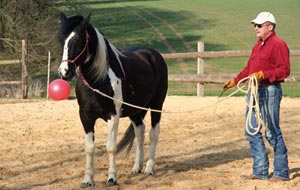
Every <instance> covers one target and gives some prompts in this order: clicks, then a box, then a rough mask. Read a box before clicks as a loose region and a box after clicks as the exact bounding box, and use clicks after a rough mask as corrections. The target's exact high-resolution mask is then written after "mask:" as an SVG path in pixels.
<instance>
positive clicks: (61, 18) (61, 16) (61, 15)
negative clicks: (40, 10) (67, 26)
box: [60, 12, 67, 23]
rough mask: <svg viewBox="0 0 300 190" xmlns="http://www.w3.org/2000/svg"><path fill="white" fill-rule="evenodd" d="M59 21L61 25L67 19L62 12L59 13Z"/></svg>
mask: <svg viewBox="0 0 300 190" xmlns="http://www.w3.org/2000/svg"><path fill="white" fill-rule="evenodd" d="M60 20H61V23H64V22H65V21H66V20H67V17H66V15H65V14H64V13H63V12H60Z"/></svg>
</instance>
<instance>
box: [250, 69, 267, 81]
mask: <svg viewBox="0 0 300 190" xmlns="http://www.w3.org/2000/svg"><path fill="white" fill-rule="evenodd" d="M253 76H255V77H256V79H257V81H258V82H259V81H261V80H263V79H264V78H265V77H264V73H263V72H262V71H258V72H255V73H252V74H251V75H249V77H253Z"/></svg>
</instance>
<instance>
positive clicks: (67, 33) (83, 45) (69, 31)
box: [58, 13, 90, 80]
mask: <svg viewBox="0 0 300 190" xmlns="http://www.w3.org/2000/svg"><path fill="white" fill-rule="evenodd" d="M60 18H61V28H60V31H59V35H58V37H59V41H60V43H61V46H62V61H61V64H60V66H59V68H58V73H59V75H60V76H61V77H62V78H63V79H65V80H71V79H72V78H73V77H74V75H75V71H76V68H77V67H78V66H80V65H81V64H83V63H85V62H86V61H87V59H88V56H89V48H88V45H89V40H90V37H89V34H88V32H87V27H88V25H89V19H90V15H89V16H88V17H86V18H83V17H82V16H73V17H69V18H67V17H66V16H65V14H64V13H61V15H60Z"/></svg>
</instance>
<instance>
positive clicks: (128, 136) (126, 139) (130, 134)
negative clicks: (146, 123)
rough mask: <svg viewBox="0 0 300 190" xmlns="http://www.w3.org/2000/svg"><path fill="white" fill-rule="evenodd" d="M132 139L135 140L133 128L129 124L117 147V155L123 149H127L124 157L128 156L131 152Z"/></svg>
mask: <svg viewBox="0 0 300 190" xmlns="http://www.w3.org/2000/svg"><path fill="white" fill-rule="evenodd" d="M134 138H135V134H134V128H133V125H132V124H130V125H129V127H128V128H127V130H126V132H125V134H124V135H123V137H122V139H121V140H120V142H119V143H118V145H117V153H119V152H121V151H122V150H124V148H126V147H127V151H126V156H128V155H129V153H130V151H131V148H132V145H133V142H134Z"/></svg>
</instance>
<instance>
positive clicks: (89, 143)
mask: <svg viewBox="0 0 300 190" xmlns="http://www.w3.org/2000/svg"><path fill="white" fill-rule="evenodd" d="M85 155H86V163H85V172H84V178H83V182H82V184H81V187H83V188H85V187H90V186H94V185H95V183H94V156H95V144H94V133H93V132H89V133H87V134H85Z"/></svg>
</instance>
